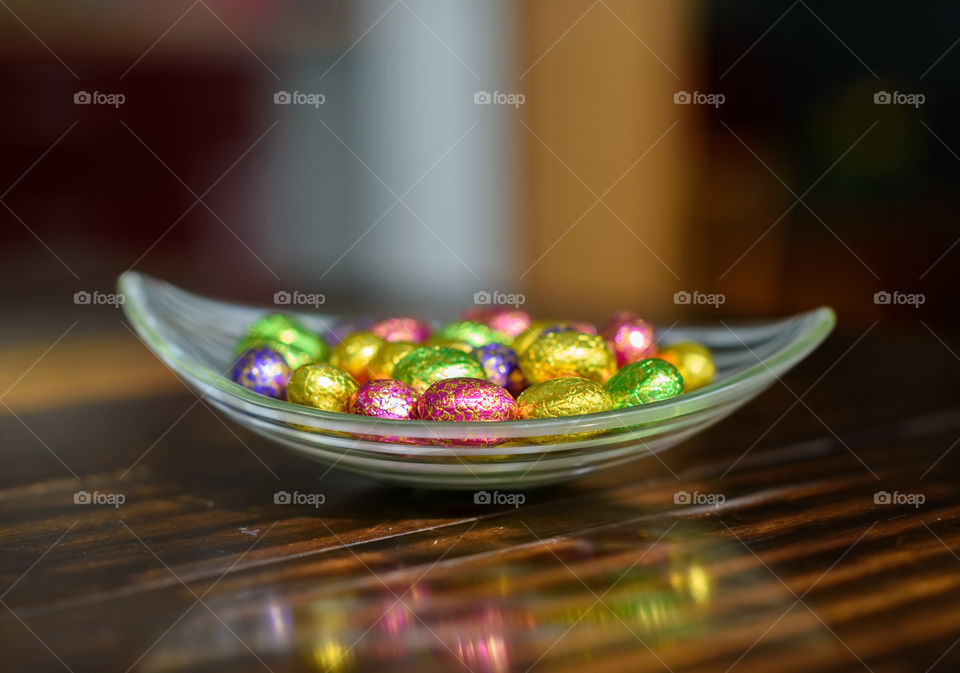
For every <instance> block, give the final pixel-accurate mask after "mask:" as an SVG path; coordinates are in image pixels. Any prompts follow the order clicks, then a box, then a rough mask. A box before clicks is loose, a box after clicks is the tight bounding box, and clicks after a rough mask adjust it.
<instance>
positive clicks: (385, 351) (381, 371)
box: [367, 341, 418, 381]
mask: <svg viewBox="0 0 960 673" xmlns="http://www.w3.org/2000/svg"><path fill="white" fill-rule="evenodd" d="M417 348H418V346H417V345H416V344H414V343H412V342H410V341H388V342H387V343H385V344H384V345H383V346H382V347H381V348H380V350H378V351H377V354H376V355H374V356H373V359H372V360H370V364H368V365H367V369H368V371H369V374H370V380H371V381H373V380H376V379H392V378H393V368H394V366H395V365H396V364H397V363H398V362H400V360H402V359H403V356H404V355H406V354H407V353H409V352H411V351H414V350H416V349H417Z"/></svg>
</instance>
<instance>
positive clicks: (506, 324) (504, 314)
mask: <svg viewBox="0 0 960 673" xmlns="http://www.w3.org/2000/svg"><path fill="white" fill-rule="evenodd" d="M482 322H484V323H486V324H487V326H488V327H492V328H493V329H495V330H497V331H498V332H500V333H502V334H506V335H507V336H508V337H510V338H513V337H516V336H519V334H520V333H521V332H523V331H524V330H525V329H527V328H528V327H530V323H531V318H530V314H529V313H527V312H526V311H521V310H519V309H508V308H504V309H496V310H494V311H492V312H491V313H490V315H488V316H487V317H486V318H485V319H484V320H483V321H482Z"/></svg>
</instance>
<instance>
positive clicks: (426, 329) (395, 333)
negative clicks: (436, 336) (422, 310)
mask: <svg viewBox="0 0 960 673" xmlns="http://www.w3.org/2000/svg"><path fill="white" fill-rule="evenodd" d="M370 331H371V332H373V333H374V334H376V335H377V336H378V337H380V338H381V339H383V340H384V341H411V342H413V343H420V342H421V341H426V340H427V337H429V336H430V325H428V324H427V323H425V322H424V321H422V320H417V319H416V318H404V317H395V318H385V319H384V320H381V321H380V322H378V323H376V324H374V325H373V327H371V328H370Z"/></svg>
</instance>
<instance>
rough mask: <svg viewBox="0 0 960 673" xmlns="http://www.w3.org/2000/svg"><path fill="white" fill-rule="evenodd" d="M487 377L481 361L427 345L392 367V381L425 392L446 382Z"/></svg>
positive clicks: (449, 349) (452, 349) (450, 350)
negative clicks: (401, 382)
mask: <svg viewBox="0 0 960 673" xmlns="http://www.w3.org/2000/svg"><path fill="white" fill-rule="evenodd" d="M462 377H469V378H476V379H481V378H484V372H483V367H481V366H480V362H479V360H477V358H475V357H473V356H472V355H470V354H469V353H464V352H463V351H458V350H456V349H455V348H444V347H442V346H425V347H422V348H417V349H416V350H414V351H411V352H410V353H408V354H407V355H406V356H404V357H403V358H402V359H401V360H400V361H399V362H398V363H397V364H396V366H395V367H394V368H393V378H395V379H397V380H398V381H403V382H404V383H406V384H407V385H410V386H413V388H414V389H415V390H416V391H417V392H418V393H423V391H424V390H426V389H427V388H428V387H429V386H430V385H431V384H433V383H436V382H437V381H441V380H443V379H452V378H462Z"/></svg>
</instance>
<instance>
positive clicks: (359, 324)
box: [326, 316, 373, 344]
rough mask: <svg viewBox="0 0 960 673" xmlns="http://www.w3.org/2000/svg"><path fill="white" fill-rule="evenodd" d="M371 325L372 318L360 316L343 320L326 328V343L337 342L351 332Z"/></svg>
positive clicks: (368, 327)
mask: <svg viewBox="0 0 960 673" xmlns="http://www.w3.org/2000/svg"><path fill="white" fill-rule="evenodd" d="M371 327H373V318H370V317H369V316H362V317H359V318H353V319H352V320H343V321H341V322H338V323H337V324H335V325H334V326H333V327H331V328H330V329H328V330H327V333H326V337H327V343H328V344H338V343H340V342H341V341H343V340H344V339H345V338H346V336H347V335H348V334H350V333H351V332H362V331H364V330H369V329H370V328H371Z"/></svg>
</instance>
